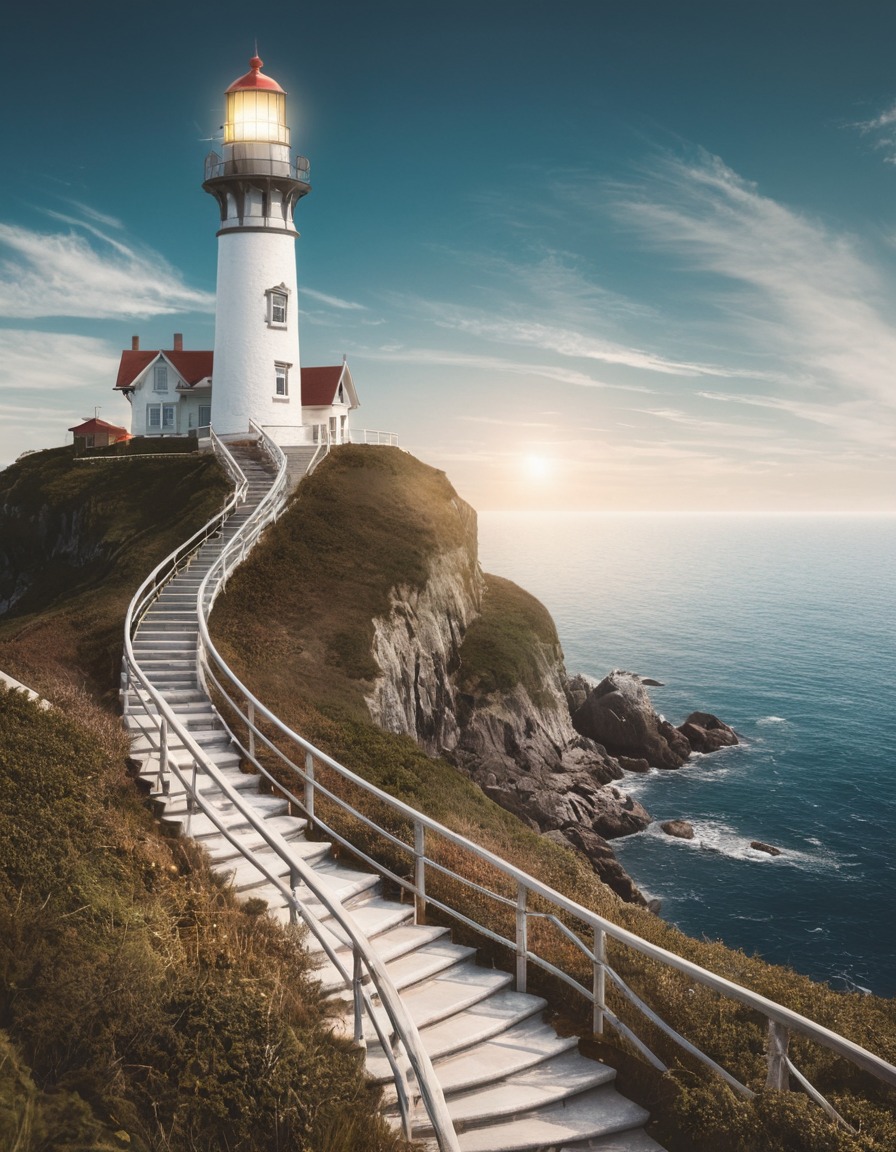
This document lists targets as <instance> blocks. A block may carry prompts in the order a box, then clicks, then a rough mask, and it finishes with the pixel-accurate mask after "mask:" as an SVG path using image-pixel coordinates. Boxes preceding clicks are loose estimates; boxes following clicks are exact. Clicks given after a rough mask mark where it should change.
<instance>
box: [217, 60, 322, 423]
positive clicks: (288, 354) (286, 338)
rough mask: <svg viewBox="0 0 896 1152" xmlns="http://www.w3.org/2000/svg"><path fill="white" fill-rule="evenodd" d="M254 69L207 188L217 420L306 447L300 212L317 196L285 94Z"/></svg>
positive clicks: (258, 64) (230, 107)
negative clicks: (295, 144)
mask: <svg viewBox="0 0 896 1152" xmlns="http://www.w3.org/2000/svg"><path fill="white" fill-rule="evenodd" d="M249 65H250V71H249V72H247V73H246V75H245V76H241V77H240V78H239V79H238V80H235V81H234V82H233V84H231V85H230V87H229V88H228V89H227V92H226V94H225V99H226V108H225V122H224V146H223V153H224V154H223V156H220V155H218V153H216V152H212V153H211V154H210V155H209V156H207V157H206V161H205V182H204V183H203V185H202V187H203V188H204V189H205V191H206V192H209V193H210V194H211V195H212V196H214V197H215V199H216V200H217V202H218V207H219V209H220V215H221V227H220V228H219V230H218V280H217V306H216V310H215V355H214V388H213V393H212V413H211V420H212V424H213V426H214V428H215V430H216V431H217V432H218V433H219V435H224V436H240V435H245V434H247V433H248V432H249V421H250V419H251V420H254V421H255V422H256V423H257V424H260V425H261V426H262V427H263V428H264V429H265V431H266V432H268V434H269V435H270V436H272V438H273V439H275V440H276V441H277V442H278V443H280V444H283V445H290V444H300V443H303V442H304V440H305V439H306V438H307V437H308V435H309V434H310V429H309V428H308V427H305V426H303V424H302V395H301V376H300V369H299V315H298V312H299V309H298V293H297V286H296V258H295V241H296V239H297V237H298V232H296V230H295V227H294V224H293V212H294V210H295V206H296V204H297V203H298V201H299V200H300V199H301V198H302V197H303V196H305V195H306V194H307V193H308V192H310V191H311V185H310V184H309V182H308V175H309V164H308V161H307V160H306V159H305V158H304V157H301V156H300V157H297V158H296V159H295V160H293V158H292V157H291V155H290V150H289V127H288V125H287V122H286V93H285V92H284V91H283V89H282V88H281V87H280V85H279V84H278V83H277V82H276V80H273V79H271V77H270V76H265V75H264V73H263V72H262V71H261V69H262V67H263V65H262V61H261V60H260V59H259V58H258V57H257V56H254V57H253V58H252V59H251V60H250V61H249Z"/></svg>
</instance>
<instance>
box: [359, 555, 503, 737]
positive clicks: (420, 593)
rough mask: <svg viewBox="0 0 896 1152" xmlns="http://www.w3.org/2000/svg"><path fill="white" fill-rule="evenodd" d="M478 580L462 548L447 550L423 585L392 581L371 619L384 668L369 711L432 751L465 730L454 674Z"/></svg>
mask: <svg viewBox="0 0 896 1152" xmlns="http://www.w3.org/2000/svg"><path fill="white" fill-rule="evenodd" d="M481 586H482V577H481V575H480V574H479V572H478V570H476V569H475V568H472V569H471V566H470V563H469V557H468V554H467V552H466V551H465V550H462V549H455V550H454V551H452V552H448V553H442V554H440V555H439V556H437V557H435V558H434V560H433V563H432V566H431V569H430V576H429V580H428V581H427V583H426V586H425V587H424V588H423V589H422V590H421V589H416V588H408V587H406V586H399V587H398V588H395V589H394V590H393V592H392V595H391V602H392V603H391V608H390V611H389V615H388V616H386V617H378V618H377V619H375V620H374V622H373V628H374V633H373V658H374V660H375V661H376V662H377V665H378V666H379V668H380V670H381V673H382V674H381V675H380V676H379V677H378V678H377V680H376V681H375V683H374V687H373V691H372V692H371V693H370V695H369V696H367V697H366V701H367V706H368V708H369V710H370V715H371V717H372V718H373V720H374V721H375V722H376V723H377V724H379V725H380V727H382V728H385V729H386V730H387V731H389V732H402V733H405V734H406V735H408V736H413V737H414V739H415V740H417V742H418V743H419V744H420V745H421V746H422V747H423V748H425V749H426V751H427V752H429V753H430V754H432V755H438V754H441V753H445V752H450V751H451V750H452V749H453V748H454V747H455V745H456V744H457V742H458V739H459V737H460V729H459V726H458V722H457V705H456V700H455V695H456V694H455V689H454V684H453V681H452V679H451V676H452V673H453V672H454V670H455V668H456V667H457V659H458V656H457V654H458V650H459V648H460V643H461V640H462V639H463V635H464V632H465V631H466V629H467V625H468V624H469V622H470V620H472V619H473V617H474V616H475V615H476V613H477V611H478V608H479V600H480V596H481Z"/></svg>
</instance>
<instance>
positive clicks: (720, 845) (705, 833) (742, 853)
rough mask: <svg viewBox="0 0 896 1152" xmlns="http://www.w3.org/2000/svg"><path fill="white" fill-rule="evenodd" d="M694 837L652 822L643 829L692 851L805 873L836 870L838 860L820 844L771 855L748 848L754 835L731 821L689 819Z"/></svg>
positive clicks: (647, 832) (787, 849) (838, 865)
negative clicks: (745, 833) (686, 837)
mask: <svg viewBox="0 0 896 1152" xmlns="http://www.w3.org/2000/svg"><path fill="white" fill-rule="evenodd" d="M691 825H692V827H693V829H694V838H693V840H683V839H681V838H680V837H677V836H669V835H667V833H665V832H664V831H663V830H662V828H661V827H660V825H659V822H656V821H655V822H654V823H653V824H651V825H650V826H649V827H648V828H647V829H646V833H645V834H646V835H648V836H655V837H657V838H659V839H662V840H663V841H664V842H666V843H668V844H672V845H680V846H681V847H683V848H690V849H691V850H692V851H702V852H717V853H719V855H720V856H728V857H729V858H730V859H732V860H748V861H752V862H754V863H757V864H774V865H777V866H778V867H790V868H800V869H802V870H805V871H808V872H827V871H838V870H839V868H840V863H839V861H838V860H837V859H836V857H835V856H834V855H833V853H831V852H828V851H827V850H825V849H824V847H823V846H822V845H819V849H818V850H817V851H815V852H804V851H800V850H799V849H798V848H786V847H781V855H780V856H773V855H772V854H771V853H770V852H763V851H762V850H761V849H758V848H751V847H750V842H751V840H752V839H755V838H756V837H747V836H743V835H741V833H740V832H738V831H737V830H736V829H735V828H732V827H731V825H730V824H725V823H724V822H723V821H721V820H692V821H691Z"/></svg>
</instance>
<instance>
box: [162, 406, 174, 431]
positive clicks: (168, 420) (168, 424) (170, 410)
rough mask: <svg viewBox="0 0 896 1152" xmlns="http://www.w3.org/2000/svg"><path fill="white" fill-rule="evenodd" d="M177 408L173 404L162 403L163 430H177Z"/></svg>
mask: <svg viewBox="0 0 896 1152" xmlns="http://www.w3.org/2000/svg"><path fill="white" fill-rule="evenodd" d="M174 417H175V409H174V405H173V404H163V405H162V431H163V432H173V431H174V430H175V426H176V424H175V418H174Z"/></svg>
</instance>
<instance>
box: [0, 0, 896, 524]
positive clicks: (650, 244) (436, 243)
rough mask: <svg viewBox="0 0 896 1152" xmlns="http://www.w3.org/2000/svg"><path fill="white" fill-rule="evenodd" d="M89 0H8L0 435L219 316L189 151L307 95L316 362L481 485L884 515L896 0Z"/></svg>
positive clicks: (508, 500)
mask: <svg viewBox="0 0 896 1152" xmlns="http://www.w3.org/2000/svg"><path fill="white" fill-rule="evenodd" d="M247 7H248V6H247V5H245V4H244V3H242V4H236V3H233V2H232V0H220V2H218V3H215V4H205V3H196V4H193V5H183V4H178V5H175V4H172V3H170V2H169V0H158V2H156V3H154V4H152V5H148V4H146V5H144V4H139V3H138V4H134V5H122V4H120V3H115V4H112V3H107V2H105V0H94V2H92V3H90V4H85V5H80V6H77V7H76V8H75V7H72V6H68V5H66V6H62V5H61V4H60V5H58V13H53V12H52V11H49V12H48V9H47V7H46V6H36V5H34V6H32V11H30V12H23V11H21V10H19V11H18V12H17V13H16V14H15V15H14V16H13V17H12V18H11V19H10V18H7V25H6V28H7V37H6V42H7V44H8V45H9V46H10V47H9V48H8V52H9V56H10V58H9V59H8V60H7V61H6V62H5V65H4V68H5V73H6V76H7V79H6V81H5V85H6V88H7V91H8V92H9V93H10V94H11V98H12V108H13V109H14V111H13V112H12V113H11V114H8V115H7V117H5V119H4V142H3V148H4V152H5V161H6V162H5V164H4V178H3V181H2V185H0V187H2V193H0V197H2V198H0V351H2V355H0V412H2V415H3V420H2V422H0V463H3V464H6V463H9V462H10V461H11V460H13V459H14V458H15V456H16V455H18V453H19V452H21V451H23V450H25V449H27V448H38V447H47V446H51V445H54V444H58V443H62V442H63V441H64V438H65V429H66V428H67V427H68V426H69V425H71V424H74V423H76V422H77V421H78V420H79V419H80V418H81V417H84V416H87V415H91V414H92V412H93V407H94V405H100V415H101V416H102V417H103V418H105V419H108V420H112V421H113V422H122V423H126V422H127V418H128V411H127V406H126V404H125V402H124V401H123V400H121V399H120V398H118V397H115V396H114V395H113V394H112V392H111V386H112V384H113V382H114V376H115V370H116V365H117V360H118V355H119V353H120V350H121V349H122V348H124V347H129V346H130V337H131V335H132V334H133V333H139V334H140V337H141V343H142V346H143V347H160V346H162V347H170V342H171V333H173V332H174V331H181V332H183V333H184V337H185V346H186V347H188V348H202V347H211V346H212V344H213V333H214V316H213V306H214V301H213V291H214V282H215V257H216V240H215V231H216V227H217V217H216V208H215V204H214V202H213V200H212V199H211V197H209V196H207V195H206V194H205V193H203V192H202V190H201V182H202V163H203V157H204V155H205V153H206V152H207V151H209V150H210V149H212V148H213V147H215V146H216V145H215V137H217V136H219V134H220V132H219V127H220V125H221V123H222V112H223V91H224V89H225V88H226V87H227V85H228V84H229V83H230V82H231V81H232V80H233V79H235V78H236V77H237V76H239V75H241V74H242V73H243V72H244V71H246V68H247V60H248V57H249V56H250V55H251V54H252V51H253V46H254V41H255V39H256V38H257V40H258V46H259V52H260V55H261V56H262V57H263V59H264V61H265V71H266V72H267V73H268V74H270V75H272V76H273V77H275V78H276V79H277V80H278V81H279V82H280V83H281V84H282V85H283V86H284V87H285V88H286V89H287V90H288V92H289V119H290V124H291V127H292V142H293V148H294V150H295V151H296V152H299V153H303V154H306V155H308V156H309V157H310V159H311V179H312V185H313V191H312V193H311V195H310V196H308V197H306V198H305V199H304V200H303V201H302V202H301V203H300V205H299V209H298V213H297V223H298V227H299V230H300V232H301V233H302V239H301V240H300V241H298V245H297V252H298V275H299V291H300V305H301V308H302V323H301V344H302V360H303V363H306V364H321V363H335V362H338V361H339V359H341V356H342V355H343V353H344V354H346V355H347V356H348V358H349V363H350V365H351V367H352V371H353V374H354V376H355V380H356V383H357V385H358V389H359V393H360V395H361V401H362V405H363V407H362V409H361V411H360V412H359V413H358V414H357V415H358V417H359V419H358V423H359V424H361V425H363V426H366V427H371V428H378V429H387V430H391V431H396V432H398V434H399V437H400V440H401V443H402V444H403V445H404V446H406V447H408V448H409V449H411V450H412V451H413V452H415V453H416V454H417V455H419V456H420V457H422V458H423V459H425V460H427V461H428V462H430V463H432V464H435V465H437V466H439V467H441V468H444V469H445V470H446V471H447V472H448V474H449V476H450V477H451V478H452V480H453V481H454V482H455V484H456V486H457V487H458V489H459V491H460V492H461V494H462V495H463V496H465V497H466V498H467V499H469V500H470V501H471V502H472V503H473V504H474V505H475V506H476V507H478V508H480V509H483V510H485V509H498V508H530V507H532V508H564V509H574V508H583V509H610V510H632V509H669V510H691V509H706V510H732V511H734V510H802V509H806V510H837V511H874V510H888V511H893V510H896V483H894V426H896V421H894V416H896V411H894V409H896V387H894V373H896V163H894V161H896V56H894V54H893V51H892V45H893V44H894V43H896V6H894V5H892V4H890V3H884V2H882V0H881V2H877V0H875V2H869V0H854V2H852V3H845V2H840V0H837V2H829V3H824V2H823V0H814V2H809V0H805V2H802V0H800V2H787V0H776V2H774V3H767V2H765V0H749V2H739V0H707V2H689V0H680V2H678V3H671V2H670V0H629V2H627V3H621V2H620V3H605V2H603V0H591V2H585V0H553V2H551V3H548V2H542V0H534V2H533V0H529V2H527V0H515V2H509V0H478V2H476V3H470V2H466V0H462V2H459V3H453V4H438V5H437V4H433V3H428V2H425V0H416V2H411V0H382V2H380V3H378V4H376V5H374V4H368V3H360V2H358V0H351V2H346V0H343V2H340V0H331V2H330V3H328V4H326V5H324V4H311V3H306V4H289V5H284V6H279V7H278V6H265V8H264V9H261V8H256V11H255V13H254V14H252V15H251V16H250V15H246V14H245V13H246V9H247Z"/></svg>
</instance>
